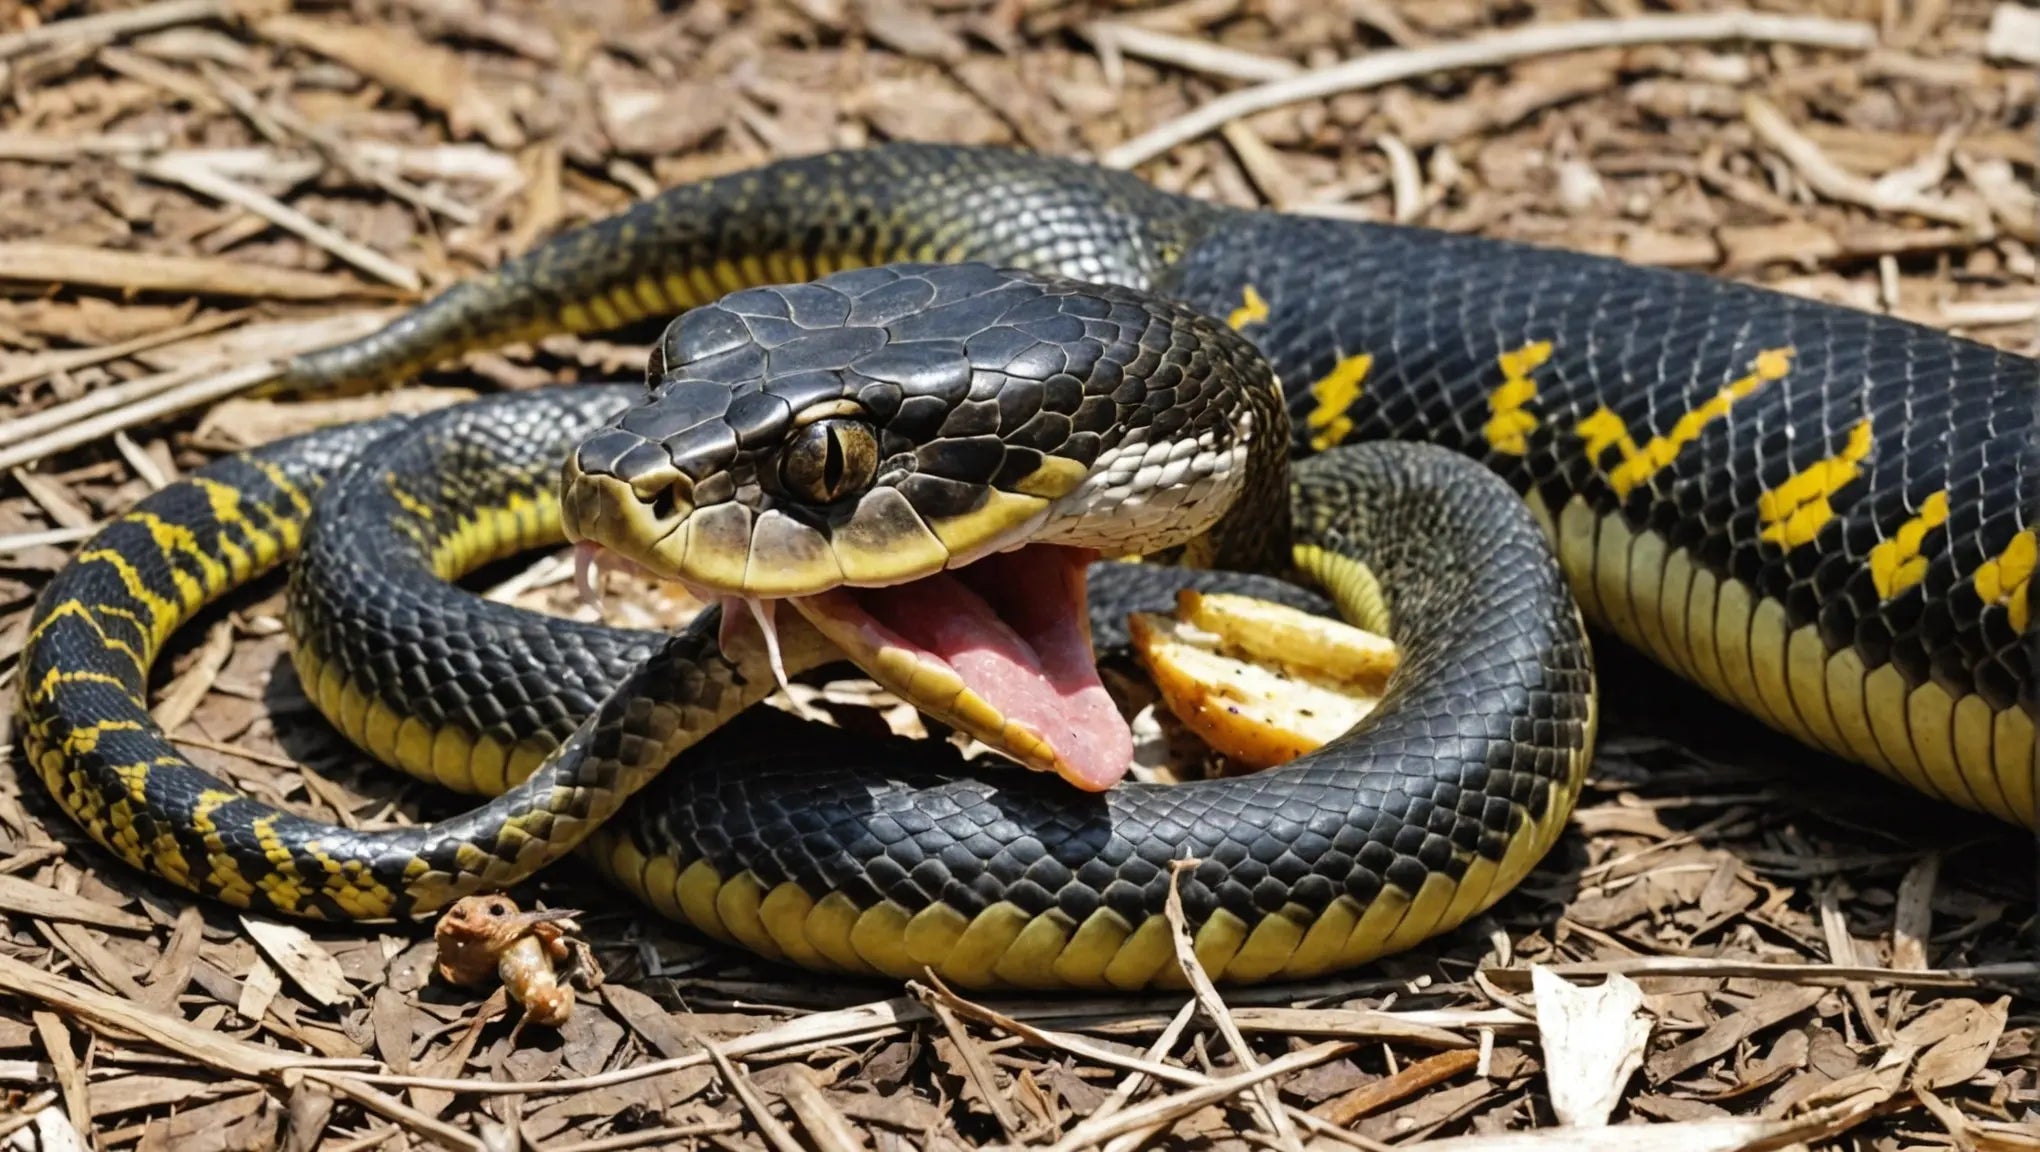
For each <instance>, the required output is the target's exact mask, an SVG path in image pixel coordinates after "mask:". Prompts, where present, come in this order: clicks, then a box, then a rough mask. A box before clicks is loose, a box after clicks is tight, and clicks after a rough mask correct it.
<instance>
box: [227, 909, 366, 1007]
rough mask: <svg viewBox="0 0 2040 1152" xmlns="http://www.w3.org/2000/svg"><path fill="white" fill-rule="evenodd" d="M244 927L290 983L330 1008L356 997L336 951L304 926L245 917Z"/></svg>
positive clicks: (242, 922) (242, 923)
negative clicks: (326, 945) (327, 947)
mask: <svg viewBox="0 0 2040 1152" xmlns="http://www.w3.org/2000/svg"><path fill="white" fill-rule="evenodd" d="M241 927H243V928H245V929H247V931H248V935H249V937H250V938H251V939H253V940H254V941H255V943H256V945H257V946H259V947H260V948H261V949H262V951H263V952H264V953H265V954H266V955H268V957H269V959H270V960H272V961H274V962H275V964H276V966H277V967H278V968H279V969H281V970H282V971H283V974H284V975H286V976H288V977H290V979H291V982H292V983H294V984H296V985H297V986H298V987H299V988H302V989H304V991H305V993H306V995H309V996H310V997H311V998H312V999H314V1000H316V1001H318V1002H319V1003H321V1004H324V1005H326V1006H328V1007H331V1006H332V1005H335V1004H345V1003H347V1002H349V1001H351V1000H353V999H354V998H355V995H356V993H355V990H354V986H353V985H352V984H350V983H348V981H347V973H346V972H344V971H342V970H341V967H340V962H339V961H337V960H335V959H333V954H332V953H331V952H328V951H326V950H325V949H324V948H321V947H320V946H319V943H318V941H316V940H313V939H312V937H311V935H310V934H309V933H307V932H306V931H305V930H304V929H302V928H299V927H296V926H294V925H290V924H279V923H277V922H276V921H274V920H263V919H260V918H257V917H254V916H242V917H241Z"/></svg>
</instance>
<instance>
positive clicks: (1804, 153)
mask: <svg viewBox="0 0 2040 1152" xmlns="http://www.w3.org/2000/svg"><path fill="white" fill-rule="evenodd" d="M1743 118H1744V119H1746V120H1748V121H1749V124H1750V131H1752V132H1755V133H1756V134H1757V138H1758V139H1759V140H1762V141H1763V142H1764V143H1766V144H1768V145H1770V146H1771V148H1772V150H1773V151H1775V152H1777V153H1778V154H1779V155H1780V156H1783V157H1784V158H1785V162H1786V163H1788V164H1790V165H1792V170H1793V171H1794V172H1797V173H1798V174H1799V178H1800V179H1802V180H1804V181H1806V185H1807V187H1809V188H1812V189H1813V190H1814V191H1815V192H1818V193H1819V194H1821V195H1822V196H1825V197H1827V198H1828V199H1830V200H1839V201H1841V202H1843V203H1845V204H1854V205H1856V206H1857V207H1859V208H1868V209H1870V210H1871V211H1873V212H1910V213H1912V214H1914V215H1916V216H1924V217H1926V218H1927V219H1929V220H1940V221H1944V222H1946V223H1949V224H1960V225H1962V226H1963V227H1966V228H1968V229H1969V230H1970V231H1971V232H1972V233H1973V234H1975V235H1976V236H1977V237H1978V238H1981V239H1988V238H1989V236H1990V231H1991V224H1990V210H1989V208H1988V207H1987V206H1985V205H1980V204H1979V205H1970V204H1960V203H1956V202H1955V201H1952V200H1948V199H1946V198H1944V197H1940V196H1930V195H1927V194H1926V193H1924V192H1914V191H1912V190H1910V189H1907V188H1903V187H1898V186H1896V185H1895V184H1879V183H1878V182H1876V181H1874V180H1866V179H1864V178H1863V177H1861V176H1858V175H1856V174H1855V173H1853V172H1849V171H1847V170H1845V169H1843V168H1842V167H1841V166H1840V165H1838V164H1836V163H1835V162H1834V161H1833V160H1830V159H1828V155H1827V153H1826V152H1823V151H1821V148H1820V145H1818V144H1815V143H1814V142H1813V141H1812V140H1809V139H1807V138H1806V136H1804V135H1803V134H1801V133H1800V131H1799V129H1797V128H1794V127H1793V126H1792V122H1791V121H1790V120H1787V119H1786V118H1785V114H1784V113H1783V112H1780V111H1779V110H1778V109H1777V107H1776V106H1775V105H1773V104H1771V103H1770V102H1769V101H1768V100H1765V99H1764V98H1763V97H1761V96H1757V95H1755V94H1752V95H1749V96H1745V97H1744V98H1743Z"/></svg>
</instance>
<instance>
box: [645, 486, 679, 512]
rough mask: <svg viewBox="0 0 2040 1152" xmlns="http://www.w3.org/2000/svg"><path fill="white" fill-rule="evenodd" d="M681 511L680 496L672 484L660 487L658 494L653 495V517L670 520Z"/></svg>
mask: <svg viewBox="0 0 2040 1152" xmlns="http://www.w3.org/2000/svg"><path fill="white" fill-rule="evenodd" d="M679 511H680V497H679V495H678V494H677V493H675V492H674V491H673V488H672V486H670V485H668V486H667V487H664V488H661V489H659V491H658V494H657V495H655V496H653V497H652V518H653V519H655V520H670V519H672V518H673V516H674V514H676V513H677V512H679Z"/></svg>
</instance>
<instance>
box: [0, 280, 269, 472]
mask: <svg viewBox="0 0 2040 1152" xmlns="http://www.w3.org/2000/svg"><path fill="white" fill-rule="evenodd" d="M247 315H248V314H247V313H246V312H214V313H212V314H210V315H207V316H201V317H199V318H198V319H196V320H193V321H191V322H190V323H187V324H179V325H178V326H176V327H175V328H165V329H163V330H162V331H160V332H151V333H149V334H148V335H146V336H137V337H135V338H134V339H132V340H123V341H121V342H120V343H118V344H102V345H100V346H99V347H97V348H67V349H65V350H64V351H61V352H44V353H42V354H40V355H36V356H28V357H24V358H23V359H22V361H21V362H20V363H19V364H17V365H15V366H14V367H12V368H6V369H0V388H11V387H13V386H14V385H16V384H25V383H27V382H28V381H30V380H39V379H41V378H42V377H44V376H48V375H49V374H50V373H52V372H72V371H76V370H77V369H80V368H89V367H91V366H93V365H94V364H104V363H106V362H107V361H108V360H118V359H120V358H121V357H123V356H129V355H132V354H134V353H136V352H143V351H146V350H148V349H150V348H156V347H159V346H161V345H164V344H174V343H176V342H177V341H179V340H183V339H185V338H187V337H191V336H203V335H205V334H206V333H208V332H216V331H218V330H219V329H221V328H225V327H227V326H228V325H230V324H236V323H239V322H240V321H241V320H243V319H245V318H246V317H247ZM114 387H119V386H118V385H116V386H114ZM112 390H113V388H95V389H93V390H92V391H91V392H89V393H87V394H86V396H99V395H102V394H103V393H106V392H109V391H112ZM85 398H86V397H84V396H81V397H79V400H81V401H82V400H84V399H85ZM114 403H117V401H107V402H106V403H105V404H103V405H102V407H111V406H112V405H113V404H114ZM95 410H96V409H95ZM72 411H73V412H76V411H77V409H75V408H74V409H73V410H72ZM36 415H38V414H37V413H30V414H29V415H27V416H24V417H21V418H20V419H17V420H10V421H8V423H7V427H5V428H0V444H11V443H13V442H15V441H16V440H19V439H21V438H22V437H23V436H26V435H28V433H25V432H23V431H22V430H21V426H22V425H23V424H26V423H28V422H29V421H31V420H33V419H35V417H36ZM75 418H76V417H75V416H74V417H73V419H75ZM50 426H51V427H54V426H55V425H54V423H53V424H51V425H50Z"/></svg>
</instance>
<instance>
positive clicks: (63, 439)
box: [0, 363, 280, 470]
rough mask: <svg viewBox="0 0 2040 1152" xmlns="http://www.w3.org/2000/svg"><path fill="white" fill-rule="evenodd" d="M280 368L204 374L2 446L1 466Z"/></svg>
mask: <svg viewBox="0 0 2040 1152" xmlns="http://www.w3.org/2000/svg"><path fill="white" fill-rule="evenodd" d="M279 371H280V369H279V368H278V366H277V365H275V364H270V363H255V364H248V365H244V366H242V367H240V368H230V369H228V370H226V371H224V372H218V373H214V374H213V375H210V376H202V377H200V378H198V379H196V380H191V381H188V382H186V383H184V384H181V385H179V386H177V387H175V388H171V389H168V390H167V391H164V392H161V393H158V394H156V395H153V396H148V397H146V398H144V399H142V400H139V401H137V402H135V403H133V404H129V405H127V406H125V407H122V408H117V409H115V410H113V411H111V412H104V413H101V414H99V415H98V416H95V417H92V418H90V419H86V420H80V421H78V422H76V423H73V424H70V425H69V426H66V427H59V428H58V429H56V430H55V431H54V432H51V433H49V434H48V435H45V436H39V437H37V438H35V439H33V440H30V441H28V442H26V443H23V444H16V445H14V446H13V447H11V448H6V449H0V470H4V469H7V468H13V467H17V466H19V465H22V464H27V463H29V462H30V461H33V460H40V459H42V458H43V457H45V456H52V455H55V454H56V453H58V452H62V451H64V450H66V449H69V448H76V447H77V446H78V445H80V444H89V443H91V442H92V441H94V440H97V439H99V438H100V437H101V436H111V435H113V434H114V433H115V432H118V431H121V430H123V429H127V428H134V427H137V426H139V425H142V424H147V423H148V422H149V421H151V420H155V419H157V418H159V417H162V416H169V415H173V414H175V413H178V412H184V411H188V410H189V409H192V408H197V407H200V406H202V405H206V404H210V403H212V402H213V401H215V400H221V399H225V398H226V397H228V396H232V395H233V394H234V393H236V392H241V391H244V390H246V389H249V388H253V387H254V386H255V385H257V384H260V383H263V382H264V381H268V380H273V379H275V378H276V376H277V374H278V372H279Z"/></svg>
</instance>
